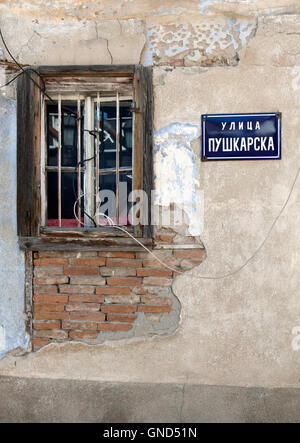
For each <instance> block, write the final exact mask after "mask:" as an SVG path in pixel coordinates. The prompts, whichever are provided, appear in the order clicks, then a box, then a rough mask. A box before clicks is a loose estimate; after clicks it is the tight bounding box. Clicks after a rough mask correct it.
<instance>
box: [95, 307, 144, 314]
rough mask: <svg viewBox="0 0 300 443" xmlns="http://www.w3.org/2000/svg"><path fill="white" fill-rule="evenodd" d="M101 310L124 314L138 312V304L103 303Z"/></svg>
mask: <svg viewBox="0 0 300 443" xmlns="http://www.w3.org/2000/svg"><path fill="white" fill-rule="evenodd" d="M101 312H104V313H106V314H107V313H110V312H117V313H122V312H124V314H127V313H132V312H136V306H132V305H102V306H101Z"/></svg>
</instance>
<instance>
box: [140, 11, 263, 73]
mask: <svg viewBox="0 0 300 443" xmlns="http://www.w3.org/2000/svg"><path fill="white" fill-rule="evenodd" d="M256 29H257V22H256V20H253V19H250V20H249V19H248V20H246V19H242V20H241V19H235V18H211V19H209V20H203V19H199V20H193V21H186V22H183V23H180V21H176V22H173V23H169V24H167V25H161V24H157V25H155V26H152V27H149V29H148V30H147V44H148V49H149V51H150V53H151V55H152V60H153V63H154V64H157V65H163V64H169V63H172V62H174V61H179V60H181V61H182V65H185V66H192V65H199V64H200V65H204V66H209V65H214V64H228V65H231V64H236V63H237V62H238V56H237V54H238V52H239V51H240V50H241V49H242V48H244V47H245V46H246V45H247V44H248V42H249V40H250V39H251V38H252V37H253V36H254V35H255V32H256ZM148 57H149V55H148Z"/></svg>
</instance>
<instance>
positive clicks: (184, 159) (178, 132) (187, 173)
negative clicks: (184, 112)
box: [154, 123, 203, 236]
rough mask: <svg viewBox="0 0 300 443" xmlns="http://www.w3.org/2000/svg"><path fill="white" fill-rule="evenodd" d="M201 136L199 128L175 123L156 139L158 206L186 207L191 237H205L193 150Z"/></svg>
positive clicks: (201, 202) (197, 172)
mask: <svg viewBox="0 0 300 443" xmlns="http://www.w3.org/2000/svg"><path fill="white" fill-rule="evenodd" d="M199 136H200V127H199V126H196V125H190V124H183V123H172V124H171V125H169V126H167V127H165V128H163V129H161V130H160V131H157V132H156V133H155V136H154V142H155V150H154V173H155V190H156V195H155V204H157V205H161V206H169V205H170V204H171V203H175V204H177V205H178V206H179V207H183V208H184V211H185V212H186V214H187V215H188V218H189V226H188V230H189V234H190V235H192V236H198V235H200V234H201V233H202V230H203V226H202V223H201V212H199V211H201V208H202V206H203V199H202V197H201V193H200V192H199V191H198V190H197V187H198V185H199V182H198V177H199V171H198V167H197V159H196V156H195V154H194V152H193V149H192V147H191V143H192V141H193V140H195V139H197V138H198V137H199Z"/></svg>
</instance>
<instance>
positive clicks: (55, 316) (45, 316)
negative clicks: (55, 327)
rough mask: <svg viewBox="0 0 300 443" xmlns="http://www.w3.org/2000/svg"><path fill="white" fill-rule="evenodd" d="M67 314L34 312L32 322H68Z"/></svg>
mask: <svg viewBox="0 0 300 443" xmlns="http://www.w3.org/2000/svg"><path fill="white" fill-rule="evenodd" d="M69 316H70V315H69V313H68V312H39V313H36V312H34V314H33V318H34V320H68V319H69Z"/></svg>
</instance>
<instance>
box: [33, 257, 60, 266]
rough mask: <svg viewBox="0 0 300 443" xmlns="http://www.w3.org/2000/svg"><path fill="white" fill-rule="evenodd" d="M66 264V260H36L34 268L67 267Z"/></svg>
mask: <svg viewBox="0 0 300 443" xmlns="http://www.w3.org/2000/svg"><path fill="white" fill-rule="evenodd" d="M68 264H69V260H68V259H67V258H38V259H36V260H34V265H35V266H67V265H68Z"/></svg>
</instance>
